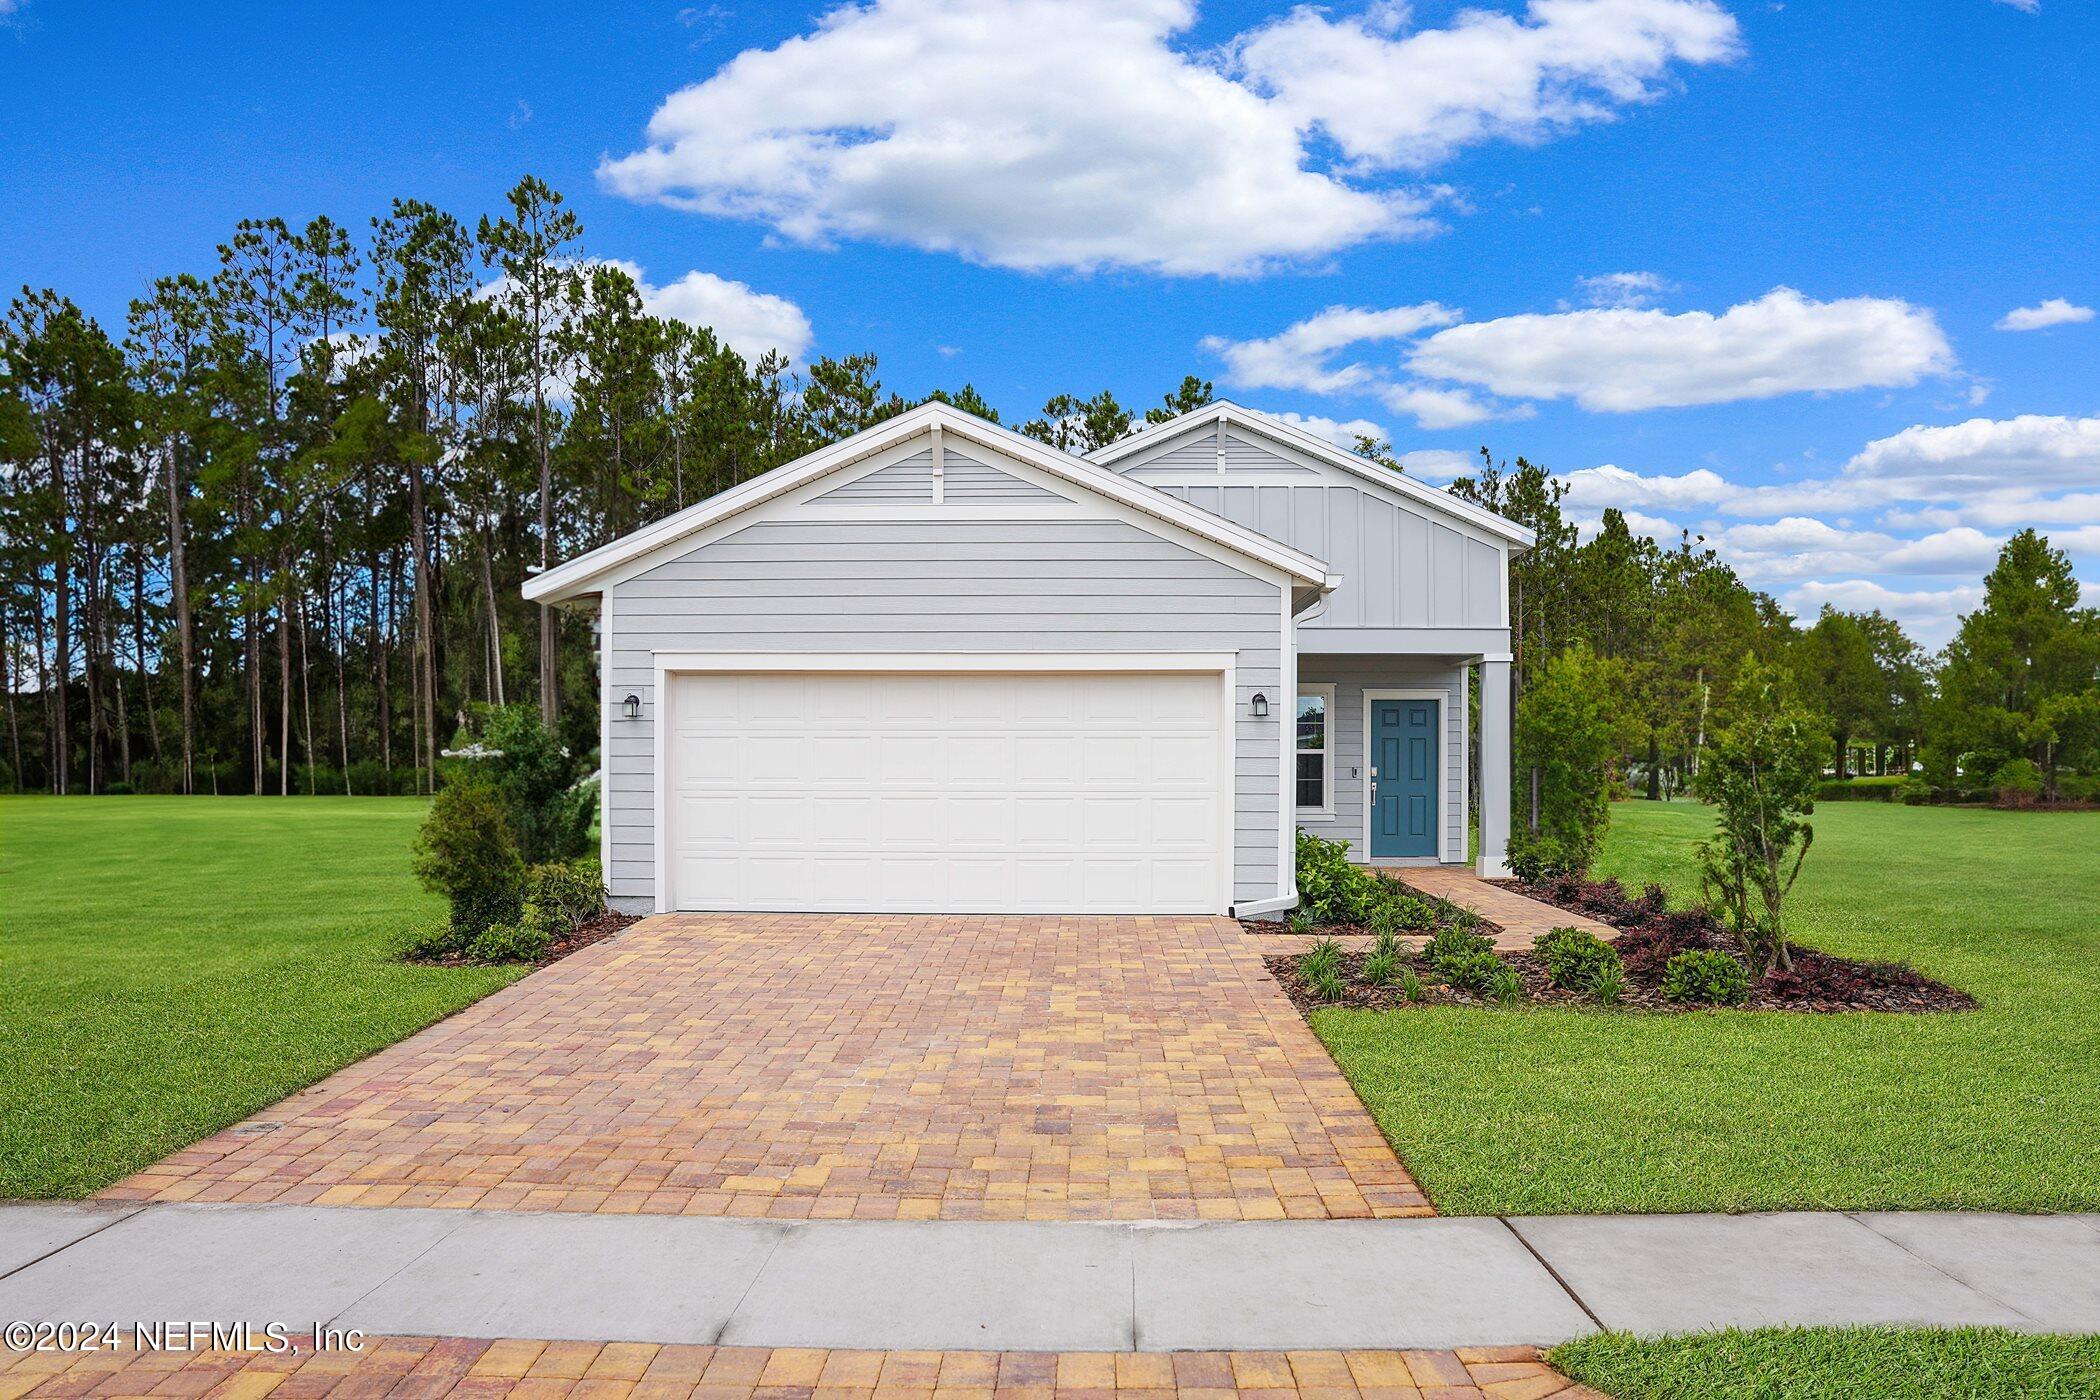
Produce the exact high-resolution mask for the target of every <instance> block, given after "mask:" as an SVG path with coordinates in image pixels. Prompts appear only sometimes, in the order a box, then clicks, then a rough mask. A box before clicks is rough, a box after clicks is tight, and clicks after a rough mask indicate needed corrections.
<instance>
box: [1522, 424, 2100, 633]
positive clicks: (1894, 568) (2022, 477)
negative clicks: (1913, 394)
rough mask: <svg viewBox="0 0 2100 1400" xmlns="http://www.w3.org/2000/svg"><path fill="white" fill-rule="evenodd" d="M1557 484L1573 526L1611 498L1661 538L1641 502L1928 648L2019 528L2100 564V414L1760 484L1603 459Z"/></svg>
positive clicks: (1728, 551)
mask: <svg viewBox="0 0 2100 1400" xmlns="http://www.w3.org/2000/svg"><path fill="white" fill-rule="evenodd" d="M1562 479H1563V480H1565V481H1566V482H1567V483H1568V486H1569V491H1568V496H1567V509H1568V511H1569V514H1570V517H1571V518H1573V519H1575V520H1577V521H1578V522H1584V523H1586V524H1587V523H1591V522H1594V521H1595V520H1596V518H1597V517H1598V516H1599V515H1601V514H1602V512H1603V511H1604V510H1605V509H1606V508H1607V507H1617V508H1618V509H1620V510H1623V511H1625V512H1626V513H1627V515H1628V518H1629V520H1632V521H1637V522H1639V523H1637V524H1636V528H1639V529H1643V530H1645V531H1647V532H1649V533H1653V534H1654V535H1655V536H1656V537H1657V538H1659V539H1663V540H1666V541H1667V540H1674V539H1675V537H1676V526H1675V525H1674V524H1673V523H1672V521H1671V520H1668V519H1662V518H1660V517H1658V516H1654V515H1648V514H1645V513H1644V512H1645V511H1650V510H1653V511H1663V512H1668V513H1669V514H1670V515H1671V516H1672V517H1673V518H1675V519H1683V520H1687V521H1691V522H1695V523H1694V525H1693V528H1694V530H1695V531H1696V532H1697V533H1699V534H1702V535H1704V536H1705V537H1706V539H1707V542H1708V543H1709V544H1711V545H1712V546H1713V547H1714V549H1715V550H1716V551H1718V552H1719V553H1720V555H1721V557H1722V558H1724V559H1725V560H1727V561H1728V562H1729V563H1730V564H1731V565H1733V566H1734V567H1735V568H1736V569H1737V571H1738V572H1740V573H1741V574H1742V576H1743V577H1744V579H1745V580H1746V581H1748V582H1749V583H1750V584H1752V586H1754V587H1760V588H1768V589H1774V590H1776V591H1778V592H1779V596H1781V598H1782V601H1785V602H1786V603H1787V604H1788V605H1789V606H1791V607H1796V608H1805V609H1806V610H1807V611H1808V612H1809V613H1813V612H1814V610H1815V608H1816V607H1819V606H1821V604H1822V603H1823V602H1825V601H1829V602H1834V603H1836V604H1838V606H1840V607H1848V608H1869V607H1880V608H1881V609H1882V610H1883V611H1884V612H1887V613H1889V614H1890V615H1891V616H1894V617H1896V618H1898V619H1899V620H1901V621H1902V622H1903V624H1904V625H1905V626H1906V627H1907V628H1909V629H1910V630H1911V632H1912V634H1913V635H1914V636H1916V637H1918V638H1919V640H1921V641H1923V642H1925V643H1927V644H1928V645H1938V644H1939V643H1940V642H1943V641H1945V640H1946V638H1947V637H1948V636H1949V635H1951V634H1952V630H1953V620H1954V618H1955V616H1956V615H1957V613H1958V612H1959V611H1961V610H1962V609H1965V608H1968V607H1972V606H1974V603H1975V600H1976V598H1977V597H1978V596H1980V594H1979V592H1978V587H1977V584H1976V581H1977V580H1978V579H1980V578H1981V576H1982V575H1983V574H1984V573H1985V572H1986V571H1987V570H1988V569H1989V568H1990V567H1991V564H1992V562H1993V561H1994V560H1995V559H1996V557H1997V554H1998V551H1999V549H2000V548H2001V547H2002V546H2003V545H2004V543H2005V539H2006V537H2007V536H2008V535H2010V534H2011V533H2012V532H2013V531H2015V530H2019V529H2025V528H2029V527H2032V528H2035V529H2039V530H2042V531H2043V532H2044V533H2046V534H2048V536H2049V539H2050V543H2051V544H2053V545H2055V546H2056V547H2057V548H2059V549H2062V550H2065V551H2066V552H2068V553H2069V554H2070V555H2071V558H2072V561H2073V563H2074V564H2076V565H2077V566H2078V567H2079V568H2080V570H2081V571H2083V572H2086V573H2087V574H2088V575H2089V576H2090V575H2091V574H2092V572H2093V571H2094V570H2095V568H2096V567H2100V489H2096V488H2100V416H2096V417H2091V418H2068V417H2046V416H2041V415H2032V414H2030V415H2025V416H2022V417H2017V418H2007V419H1986V418H1978V419H1972V420H1970V421H1968V422H1965V423H1954V424H1947V425H1925V424H1920V425H1918V426H1915V427H1910V428H1906V429H1904V430H1903V431H1902V432H1899V433H1893V434H1891V435H1889V436H1888V437H1884V438H1878V439H1876V440H1874V441H1873V442H1870V443H1868V444H1867V445H1866V446H1864V447H1862V448H1861V449H1860V450H1859V451H1858V452H1857V453H1855V454H1854V455H1853V456H1852V458H1851V459H1850V460H1849V461H1848V462H1846V463H1845V465H1844V466H1843V467H1842V468H1841V469H1839V470H1838V471H1837V472H1835V473H1833V474H1830V475H1827V476H1822V477H1814V478H1806V479H1802V480H1799V481H1783V482H1776V483H1770V484H1762V485H1750V484H1745V483H1741V482H1736V481H1731V480H1729V479H1728V478H1727V477H1724V476H1722V475H1721V474H1720V473H1718V472H1714V471H1710V470H1707V469H1705V468H1699V469H1695V470H1692V471H1688V472H1683V473H1679V474H1667V473H1658V474H1652V475H1651V474H1644V473H1641V472H1636V471H1629V470H1627V469H1626V468H1624V467H1619V466H1609V465H1608V466H1601V467H1589V468H1584V469H1582V470H1579V471H1574V472H1569V473H1566V474H1565V475H1564V476H1563V478H1562ZM1861 519H1865V520H1869V521H1871V524H1870V525H1861V524H1856V523H1855V521H1856V520H1861ZM1591 527H1592V528H1594V527H1593V525H1592V526H1591ZM1909 580H1940V581H1944V582H1945V583H1946V584H1947V586H1946V587H1944V588H1925V587H1912V586H1908V581H1909Z"/></svg>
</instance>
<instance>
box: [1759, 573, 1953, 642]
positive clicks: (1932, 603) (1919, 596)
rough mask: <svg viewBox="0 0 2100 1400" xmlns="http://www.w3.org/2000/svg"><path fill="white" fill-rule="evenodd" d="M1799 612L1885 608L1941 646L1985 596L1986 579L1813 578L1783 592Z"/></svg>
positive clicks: (1915, 633) (1909, 628) (1782, 597)
mask: <svg viewBox="0 0 2100 1400" xmlns="http://www.w3.org/2000/svg"><path fill="white" fill-rule="evenodd" d="M1780 601H1781V602H1782V603H1785V604H1786V606H1787V607H1788V608H1789V609H1790V610H1791V611H1792V612H1793V613H1794V615H1795V616H1796V617H1801V618H1813V617H1815V615H1816V614H1817V613H1818V612H1821V611H1822V609H1823V605H1824V604H1825V603H1828V604H1830V605H1831V606H1832V607H1835V608H1840V609H1843V610H1844V611H1846V612H1873V611H1877V610H1878V611H1880V612H1882V613H1884V614H1886V615H1888V616H1890V617H1893V618H1895V619H1896V620H1897V621H1899V622H1901V623H1902V624H1903V626H1904V629H1905V630H1906V631H1908V632H1909V633H1910V634H1911V636H1912V638H1913V639H1915V640H1917V641H1920V642H1922V643H1924V644H1925V645H1926V646H1929V647H1936V646H1939V645H1941V644H1943V643H1945V642H1946V640H1947V639H1948V638H1949V637H1951V636H1953V635H1954V625H1955V623H1956V622H1957V621H1958V620H1959V619H1960V617H1961V615H1962V614H1963V613H1966V612H1973V611H1974V610H1975V608H1976V605H1977V604H1978V603H1981V602H1982V601H1983V585H1982V584H1980V583H1963V584H1956V585H1954V586H1953V587H1951V588H1908V589H1897V588H1890V587H1888V586H1886V585H1884V584H1879V583H1875V582H1874V581H1873V580H1871V579H1862V578H1854V579H1835V580H1830V581H1827V582H1826V581H1823V580H1820V579H1817V580H1810V581H1809V582H1807V583H1802V584H1798V585H1796V586H1795V587H1793V588H1791V589H1788V590H1787V591H1786V592H1785V593H1782V594H1781V595H1780Z"/></svg>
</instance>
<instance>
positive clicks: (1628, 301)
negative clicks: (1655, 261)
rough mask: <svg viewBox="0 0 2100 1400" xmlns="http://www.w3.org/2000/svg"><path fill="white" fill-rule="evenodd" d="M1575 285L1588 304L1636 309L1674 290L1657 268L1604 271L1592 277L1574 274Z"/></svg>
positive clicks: (1651, 303) (1648, 304) (1650, 304)
mask: <svg viewBox="0 0 2100 1400" xmlns="http://www.w3.org/2000/svg"><path fill="white" fill-rule="evenodd" d="M1575 285H1576V287H1578V288H1579V289H1581V292H1582V299H1583V300H1584V301H1586V302H1588V303H1589V304H1590V305H1591V306H1618V307H1634V308H1636V309H1638V308H1640V307H1644V306H1653V305H1654V304H1655V301H1656V299H1657V298H1658V297H1660V296H1661V295H1662V294H1663V293H1664V292H1667V291H1671V290H1674V289H1673V288H1672V286H1671V284H1670V283H1669V282H1668V281H1667V280H1665V279H1664V277H1663V276H1662V274H1661V273H1657V272H1605V273H1600V274H1599V275H1597V276H1595V277H1578V278H1576V279H1575Z"/></svg>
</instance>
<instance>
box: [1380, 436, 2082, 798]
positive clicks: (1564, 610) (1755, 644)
mask: <svg viewBox="0 0 2100 1400" xmlns="http://www.w3.org/2000/svg"><path fill="white" fill-rule="evenodd" d="M1363 450H1364V451H1365V452H1366V454H1367V455H1370V456H1373V457H1379V456H1381V455H1385V454H1386V453H1387V452H1388V449H1386V447H1385V445H1384V444H1366V445H1364V448H1363ZM1481 458H1482V460H1481V467H1480V469H1479V470H1478V471H1477V472H1476V473H1474V474H1473V475H1471V476H1468V477H1463V478H1461V479H1459V480H1458V481H1456V482H1454V483H1453V484H1452V486H1451V490H1452V491H1453V492H1454V493H1456V494H1457V495H1459V496H1461V497H1463V498H1465V499H1467V500H1470V501H1473V502H1475V503H1476V504H1479V505H1483V506H1486V507H1488V508H1489V509H1491V510H1495V511H1498V512H1499V513H1501V514H1502V515H1504V516H1507V517H1508V518H1510V519H1512V520H1514V521H1516V522H1518V523H1519V524H1522V525H1525V526H1527V527H1529V528H1530V529H1531V530H1532V531H1534V532H1535V534H1536V535H1537V544H1536V545H1535V546H1534V547H1533V548H1532V549H1531V550H1530V551H1529V552H1527V553H1525V554H1523V555H1521V556H1519V557H1518V558H1517V560H1516V561H1515V563H1514V564H1513V565H1512V567H1511V575H1510V611H1511V618H1510V622H1511V652H1512V656H1513V663H1512V669H1513V671H1514V673H1515V678H1516V686H1517V688H1518V691H1519V693H1520V694H1522V693H1523V691H1524V690H1525V689H1527V688H1528V687H1530V686H1533V685H1535V684H1536V683H1537V682H1538V681H1539V679H1540V677H1541V676H1542V675H1543V674H1544V673H1545V671H1546V668H1547V667H1548V666H1549V665H1551V664H1552V663H1553V662H1555V661H1556V660H1557V659H1559V658H1563V657H1566V656H1568V655H1569V654H1570V653H1571V652H1579V653H1581V654H1582V656H1583V657H1584V658H1585V659H1594V660H1595V661H1597V662H1598V663H1601V664H1597V665H1585V666H1582V667H1578V668H1576V670H1575V672H1574V674H1580V675H1582V676H1585V677H1588V678H1590V679H1589V680H1588V682H1586V683H1587V684H1589V685H1592V686H1593V687H1595V688H1599V689H1601V690H1602V691H1603V692H1604V694H1603V695H1602V697H1601V700H1602V703H1603V704H1604V705H1605V706H1606V707H1607V708H1609V710H1610V711H1611V712H1612V719H1613V721H1614V724H1613V730H1614V733H1615V734H1616V735H1617V736H1618V738H1617V741H1616V746H1617V749H1618V752H1617V754H1616V755H1615V759H1616V761H1615V764H1614V767H1615V768H1616V769H1617V771H1618V772H1619V773H1621V774H1622V775H1624V776H1625V777H1626V778H1627V779H1628V780H1629V781H1630V783H1631V786H1632V787H1633V790H1634V791H1635V792H1637V793H1641V794H1644V795H1646V796H1647V797H1650V798H1666V797H1671V796H1675V795H1677V794H1679V793H1681V792H1685V791H1688V790H1693V789H1694V783H1695V779H1696V778H1697V776H1698V773H1699V769H1700V764H1701V760H1702V756H1703V755H1704V754H1706V753H1707V752H1709V751H1710V749H1711V746H1712V742H1713V736H1714V731H1715V725H1716V717H1717V715H1718V714H1719V713H1720V710H1721V707H1722V705H1723V703H1724V702H1725V701H1726V700H1727V698H1728V697H1729V696H1730V694H1731V692H1732V691H1733V690H1734V689H1735V687H1736V685H1737V683H1738V680H1739V679H1740V677H1741V675H1742V673H1743V671H1744V668H1745V666H1746V665H1748V664H1752V663H1755V664H1756V665H1758V666H1761V667H1766V668H1776V669H1778V670H1780V671H1782V672H1784V673H1785V674H1786V676H1787V677H1788V680H1789V682H1790V689H1791V692H1792V693H1793V694H1794V695H1797V696H1798V697H1799V700H1800V702H1801V703H1802V704H1803V705H1804V706H1805V707H1806V708H1807V709H1808V710H1810V711H1811V712H1813V713H1815V714H1816V715H1818V716H1820V717H1821V720H1822V723H1823V725H1824V727H1825V730H1826V739H1825V754H1826V763H1825V769H1826V772H1827V773H1828V774H1830V775H1831V776H1832V777H1834V778H1838V779H1844V778H1849V777H1853V776H1856V775H1858V774H1859V773H1860V772H1862V770H1865V771H1868V772H1872V773H1874V774H1887V775H1910V774H1912V773H1913V771H1916V772H1917V773H1918V775H1919V776H1918V777H1917V779H1916V782H1917V783H1918V784H1920V785H1922V786H1925V787H1929V788H1933V789H1937V790H1939V792H1940V793H1941V794H1942V795H1948V796H1973V795H1978V794H1980V793H1981V792H1983V791H1986V790H1990V789H1993V788H1994V787H1997V786H2000V784H1999V782H1998V779H1999V777H2000V775H2001V774H2004V773H2007V772H2008V769H2010V772H2011V775H2012V778H2011V781H2013V782H2014V783H2015V784H2018V785H2029V784H2031V785H2032V786H2033V793H2032V794H2031V795H2033V796H2039V797H2047V798H2056V797H2059V796H2069V797H2075V798H2078V799H2080V800H2093V799H2095V798H2100V781H2096V780H2095V776H2094V775H2096V774H2100V609H2095V608H2092V607H2082V606H2080V597H2079V586H2078V582H2077V579H2076V578H2075V576H2074V574H2073V571H2072V566H2071V561H2070V559H2069V557H2068V556H2067V555H2066V554H2065V553H2064V552H2063V551H2062V550H2058V549H2054V548H2052V547H2051V546H2050V544H2049V542H2048V540H2047V539H2046V538H2044V537H2043V536H2042V535H2040V534H2038V533H2037V532H2036V531H2034V530H2022V531H2020V532H2019V533H2018V534H2016V535H2014V536H2013V537H2012V538H2011V539H2010V540H2008V541H2007V542H2006V544H2005V545H2004V546H2003V548H2002V549H2001V551H2000V553H1999V556H1998V560H1997V562H1996V564H1995V565H1994V567H1993V568H1992V570H1991V571H1990V573H1989V574H1988V575H1987V576H1986V577H1985V579H1984V590H1983V599H1982V602H1981V604H1980V605H1979V606H1978V607H1977V608H1976V609H1975V610H1974V611H1973V612H1971V613H1969V614H1968V615H1966V616H1965V617H1963V618H1962V620H1961V623H1960V626H1959V629H1958V630H1957V632H1956V634H1955V636H1954V638H1953V640H1952V641H1951V642H1950V643H1949V644H1948V645H1947V646H1946V647H1945V648H1943V649H1942V650H1941V651H1939V652H1938V653H1936V654H1935V653H1931V652H1928V651H1926V650H1925V649H1924V648H1923V647H1921V646H1919V645H1918V644H1917V643H1916V642H1915V641H1913V640H1912V639H1911V638H1910V637H1909V636H1908V635H1907V634H1906V633H1905V632H1904V630H1903V628H1902V626H1901V625H1900V624H1899V623H1898V622H1897V621H1896V620H1895V619H1893V618H1890V617H1888V616H1886V615H1884V614H1883V613H1881V612H1879V611H1869V612H1847V611H1844V610H1842V609H1838V608H1834V607H1830V606H1827V605H1826V606H1825V607H1824V608H1822V609H1821V611H1820V612H1819V614H1818V615H1817V616H1816V617H1815V618H1814V619H1813V620H1806V621H1797V620H1796V619H1795V618H1794V617H1793V616H1792V615H1791V614H1789V613H1788V612H1787V611H1786V610H1785V609H1784V608H1783V607H1781V606H1780V604H1779V603H1778V602H1777V600H1775V599H1774V598H1772V597H1771V595H1769V594H1768V593H1764V592H1762V591H1759V590H1757V589H1753V588H1751V587H1749V586H1748V585H1746V584H1745V583H1744V582H1743V581H1742V580H1741V579H1740V578H1739V577H1738V576H1737V575H1736V573H1735V571H1734V570H1733V569H1731V568H1730V567H1729V566H1728V565H1727V564H1726V563H1725V562H1724V561H1722V560H1721V559H1720V557H1719V556H1718V555H1717V554H1716V553H1715V552H1714V551H1713V549H1711V548H1710V547H1708V546H1707V545H1706V544H1705V542H1704V541H1703V540H1701V539H1699V538H1697V537H1695V536H1693V535H1691V534H1689V533H1686V534H1682V535H1680V536H1679V538H1678V540H1677V542H1676V543H1674V544H1664V543H1660V542H1658V541H1656V540H1653V539H1651V538H1648V537H1646V536H1643V535H1640V534H1637V533H1635V532H1634V531H1633V530H1632V528H1631V527H1630V526H1629V525H1628V524H1627V521H1626V518H1625V516H1624V515H1623V514H1622V513H1621V512H1619V511H1617V510H1606V511H1605V512H1604V513H1603V519H1602V521H1601V523H1600V525H1599V527H1598V528H1597V530H1596V531H1595V532H1594V533H1593V534H1592V535H1591V536H1590V537H1589V538H1588V539H1586V540H1585V539H1582V538H1581V537H1580V535H1579V532H1578V531H1577V529H1576V527H1575V525H1574V523H1573V522H1572V521H1571V520H1570V519H1569V518H1568V516H1567V514H1566V512H1565V511H1564V509H1563V506H1564V502H1565V499H1566V496H1567V491H1568V488H1567V484H1566V483H1565V482H1562V481H1560V480H1558V479H1556V478H1555V477H1554V476H1553V475H1552V474H1551V473H1550V472H1548V471H1546V470H1545V469H1544V468H1542V467H1539V466H1537V465H1536V464H1534V463H1532V462H1529V461H1527V460H1525V459H1524V458H1522V457H1519V458H1518V459H1517V460H1516V463H1515V465H1514V466H1509V465H1507V464H1497V463H1495V462H1494V461H1493V460H1492V458H1491V457H1490V456H1489V455H1488V454H1487V452H1486V451H1485V450H1483V451H1482V454H1481ZM1758 684H1759V685H1761V686H1768V685H1769V684H1770V682H1769V680H1768V679H1767V678H1763V677H1760V679H1759V681H1758ZM1556 701H1559V697H1556ZM2030 769H2031V771H2030ZM1522 780H1523V779H1522V775H1520V779H1519V781H1520V782H1521V781H1522ZM1519 796H1520V799H1521V798H1522V796H1523V794H1521V793H1520V794H1519Z"/></svg>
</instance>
